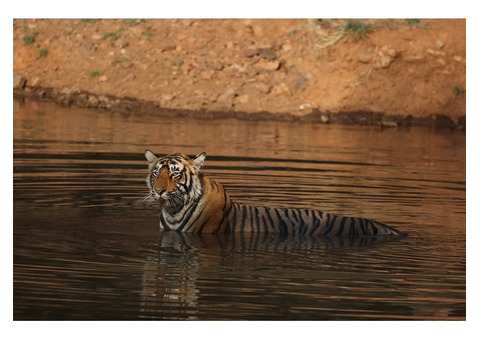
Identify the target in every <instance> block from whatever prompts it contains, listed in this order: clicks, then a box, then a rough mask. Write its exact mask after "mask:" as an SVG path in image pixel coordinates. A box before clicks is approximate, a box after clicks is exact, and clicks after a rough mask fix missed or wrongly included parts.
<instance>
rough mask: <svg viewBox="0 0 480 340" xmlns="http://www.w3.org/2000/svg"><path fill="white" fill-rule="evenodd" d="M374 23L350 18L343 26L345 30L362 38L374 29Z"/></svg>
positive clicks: (355, 36)
mask: <svg viewBox="0 0 480 340" xmlns="http://www.w3.org/2000/svg"><path fill="white" fill-rule="evenodd" d="M372 28H373V25H372V24H371V23H368V22H365V21H364V20H360V19H349V20H347V22H346V23H345V26H344V28H343V30H344V32H345V33H347V34H350V35H351V36H353V37H354V38H357V39H362V38H365V37H366V36H367V34H368V33H369V32H371V31H372Z"/></svg>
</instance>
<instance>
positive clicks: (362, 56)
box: [357, 53, 375, 64]
mask: <svg viewBox="0 0 480 340" xmlns="http://www.w3.org/2000/svg"><path fill="white" fill-rule="evenodd" d="M374 59H375V57H374V56H373V54H367V53H359V54H358V55H357V60H358V61H359V62H361V63H365V64H368V63H371V62H373V60H374Z"/></svg>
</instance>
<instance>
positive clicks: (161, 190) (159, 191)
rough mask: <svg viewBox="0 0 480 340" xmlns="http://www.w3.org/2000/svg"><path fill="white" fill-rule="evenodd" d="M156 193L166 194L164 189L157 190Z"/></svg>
mask: <svg viewBox="0 0 480 340" xmlns="http://www.w3.org/2000/svg"><path fill="white" fill-rule="evenodd" d="M155 192H156V193H157V194H159V195H161V194H163V193H164V192H165V190H164V189H160V188H156V189H155Z"/></svg>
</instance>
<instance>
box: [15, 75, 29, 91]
mask: <svg viewBox="0 0 480 340" xmlns="http://www.w3.org/2000/svg"><path fill="white" fill-rule="evenodd" d="M26 82H27V80H26V79H25V77H24V76H22V75H21V74H20V73H14V74H13V88H14V89H23V88H24V87H25V84H26Z"/></svg>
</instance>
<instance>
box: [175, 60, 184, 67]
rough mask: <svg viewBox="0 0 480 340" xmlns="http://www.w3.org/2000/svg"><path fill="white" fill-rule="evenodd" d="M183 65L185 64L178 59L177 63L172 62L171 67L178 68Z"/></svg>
mask: <svg viewBox="0 0 480 340" xmlns="http://www.w3.org/2000/svg"><path fill="white" fill-rule="evenodd" d="M184 63H185V61H183V59H180V60H178V61H174V62H173V63H172V65H173V66H178V67H180V66H182V65H183V64H184Z"/></svg>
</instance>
